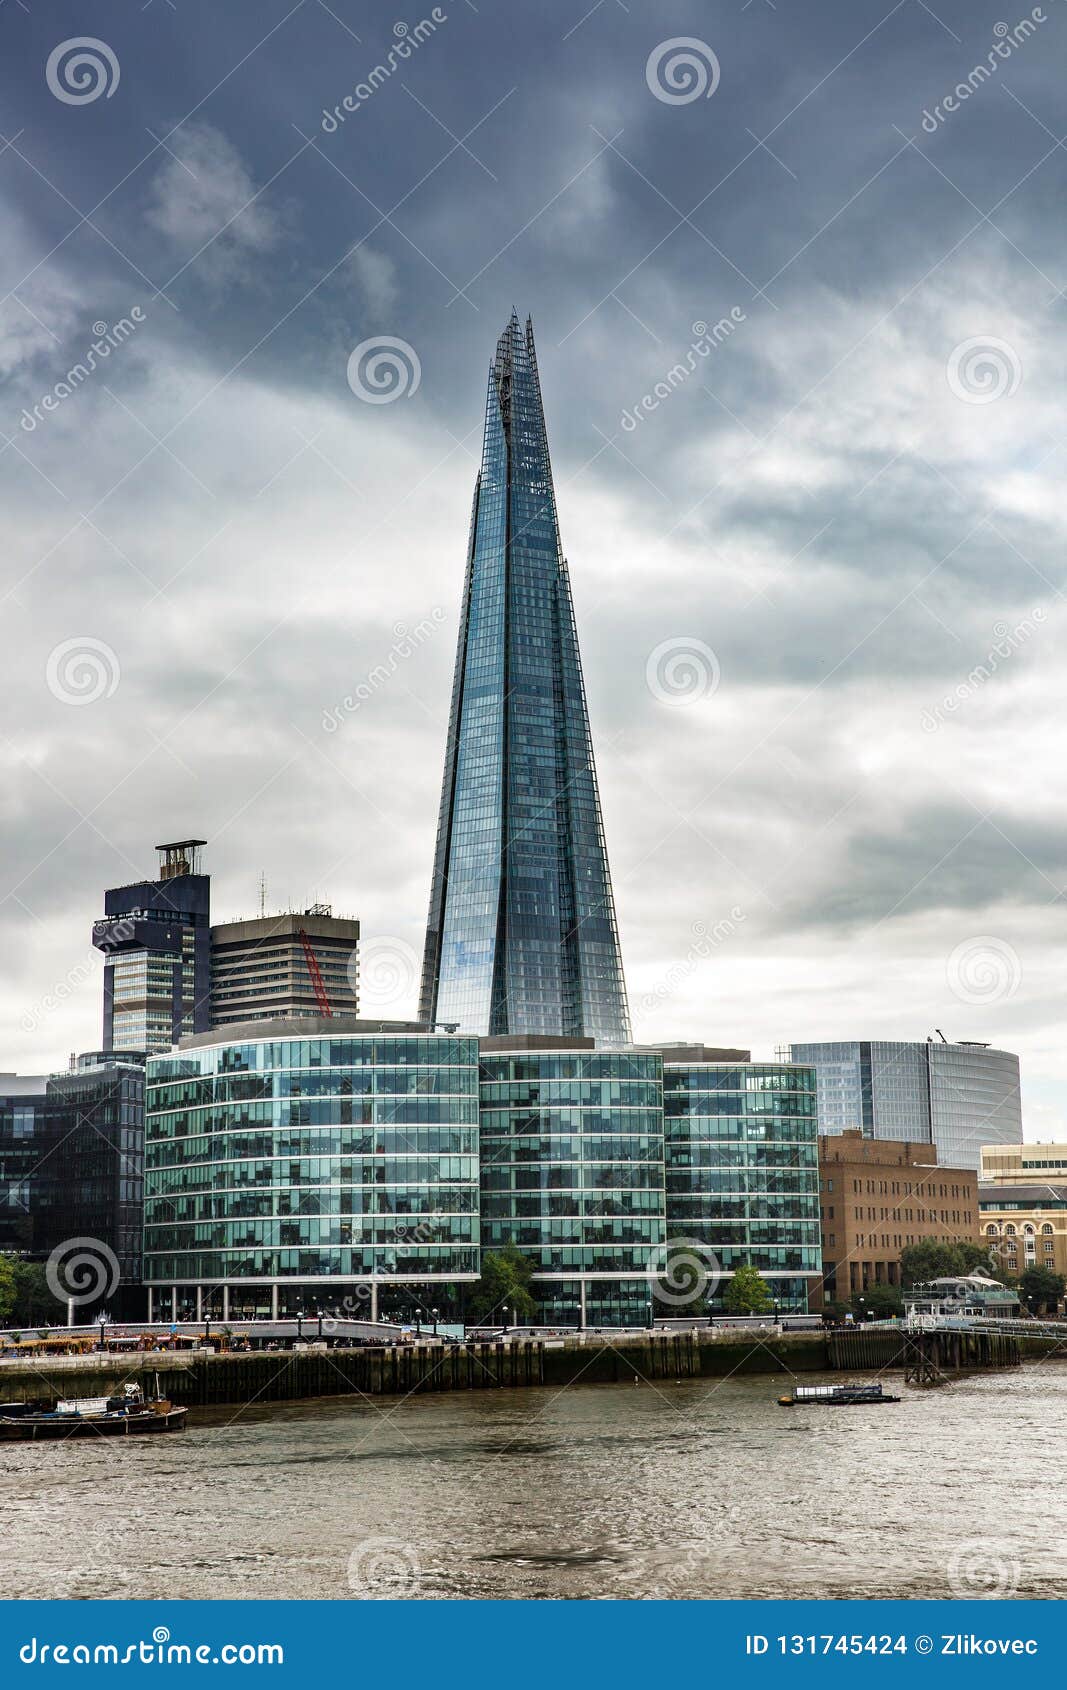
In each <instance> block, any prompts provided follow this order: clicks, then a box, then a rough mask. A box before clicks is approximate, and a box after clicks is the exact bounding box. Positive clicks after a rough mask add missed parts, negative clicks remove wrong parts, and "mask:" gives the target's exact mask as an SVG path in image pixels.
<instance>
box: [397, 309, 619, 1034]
mask: <svg viewBox="0 0 1067 1690" xmlns="http://www.w3.org/2000/svg"><path fill="white" fill-rule="evenodd" d="M419 1013H420V1016H421V1018H422V1019H424V1020H426V1021H431V1022H439V1023H440V1022H445V1023H448V1022H455V1023H456V1024H458V1026H459V1027H460V1028H461V1029H462V1030H463V1031H464V1032H471V1033H513V1034H519V1033H543V1034H554V1035H561V1034H562V1035H572V1036H573V1035H578V1036H582V1035H584V1036H587V1037H592V1038H595V1039H597V1040H598V1041H602V1042H604V1043H606V1044H611V1045H617V1044H626V1043H628V1042H629V1039H630V1021H629V1015H628V1012H627V1007H626V986H625V982H624V980H623V972H622V958H621V955H620V952H619V938H618V932H617V929H616V925H615V909H614V905H613V902H612V894H611V878H610V875H609V872H608V859H607V852H606V850H605V847H604V830H603V826H602V823H601V818H600V798H599V794H598V791H597V780H596V770H595V768H594V765H593V747H592V742H591V739H590V734H589V716H588V711H587V709H586V701H585V688H584V686H583V683H582V667H581V660H580V658H579V655H578V638H577V634H576V632H575V625H574V611H573V609H572V606H571V592H570V581H569V577H568V574H567V564H566V562H565V560H564V558H563V554H562V551H561V548H560V538H559V526H558V523H557V519H556V502H555V496H554V494H553V491H552V468H551V465H550V463H549V457H548V438H547V434H546V431H545V418H544V411H543V408H542V404H541V388H540V383H539V380H538V375H537V358H536V354H535V352H534V339H533V325H532V324H531V323H530V321H529V320H527V323H526V326H525V328H523V327H522V325H521V324H520V322H519V319H518V317H517V316H516V315H515V314H514V312H513V313H512V317H511V321H510V322H509V323H508V326H507V328H506V329H505V330H504V332H503V334H502V335H501V337H500V340H499V342H498V343H497V350H496V358H495V360H494V362H493V365H492V368H491V369H490V372H489V394H488V400H487V403H486V412H485V439H484V443H483V447H482V464H481V470H480V472H479V475H478V480H477V483H476V485H475V489H474V509H473V512H472V515H471V529H470V541H469V547H468V554H467V576H466V584H465V587H464V593H463V614H462V621H461V625H460V632H459V649H458V652H457V656H456V675H455V682H454V685H453V691H452V711H451V716H450V719H449V726H448V744H447V748H446V752H445V774H444V785H443V789H442V793H441V813H440V821H439V824H438V830H437V850H436V856H435V860H434V873H433V885H432V888H431V893H430V915H429V921H428V924H427V930H426V952H425V957H424V961H423V977H422V997H421V1002H420V1011H419Z"/></svg>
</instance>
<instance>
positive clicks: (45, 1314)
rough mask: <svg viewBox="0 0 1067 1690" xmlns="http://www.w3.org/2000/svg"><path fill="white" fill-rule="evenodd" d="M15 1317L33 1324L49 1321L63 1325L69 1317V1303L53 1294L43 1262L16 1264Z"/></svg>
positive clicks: (50, 1324) (27, 1323)
mask: <svg viewBox="0 0 1067 1690" xmlns="http://www.w3.org/2000/svg"><path fill="white" fill-rule="evenodd" d="M15 1282H16V1293H15V1318H16V1320H21V1321H24V1322H25V1323H26V1325H27V1326H33V1325H35V1324H37V1323H42V1324H44V1323H47V1324H48V1325H49V1326H57V1325H62V1324H63V1323H64V1322H65V1321H66V1318H67V1305H66V1304H65V1303H63V1302H60V1301H59V1299H58V1298H57V1297H54V1296H53V1295H52V1292H51V1289H50V1288H49V1284H48V1279H47V1276H46V1274H45V1268H44V1263H43V1262H22V1261H20V1262H17V1263H16V1264H15Z"/></svg>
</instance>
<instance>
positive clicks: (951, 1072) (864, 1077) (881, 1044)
mask: <svg viewBox="0 0 1067 1690" xmlns="http://www.w3.org/2000/svg"><path fill="white" fill-rule="evenodd" d="M790 1054H791V1056H792V1059H793V1061H794V1062H801V1063H809V1064H811V1065H812V1066H813V1067H814V1069H815V1072H816V1075H817V1078H818V1087H819V1131H820V1132H823V1133H840V1132H844V1131H846V1129H849V1128H859V1130H860V1131H861V1132H862V1133H863V1135H864V1137H865V1138H880V1139H897V1140H903V1141H907V1142H911V1143H915V1144H932V1145H934V1146H936V1149H937V1159H938V1161H939V1162H940V1163H942V1164H943V1165H944V1166H945V1167H952V1168H972V1169H975V1170H977V1169H978V1167H979V1165H980V1161H981V1149H982V1146H983V1145H984V1144H1021V1143H1022V1136H1023V1122H1022V1105H1021V1102H1020V1093H1019V1058H1018V1057H1017V1056H1016V1055H1014V1053H1013V1052H1011V1051H1008V1050H995V1049H993V1048H992V1047H991V1046H989V1045H986V1044H977V1043H971V1042H967V1041H960V1042H959V1043H955V1044H951V1043H946V1042H944V1041H941V1040H934V1039H926V1040H923V1041H921V1042H920V1041H918V1040H914V1041H905V1040H900V1041H894V1040H877V1039H874V1040H845V1041H839V1042H837V1043H819V1044H795V1045H792V1046H791V1047H790Z"/></svg>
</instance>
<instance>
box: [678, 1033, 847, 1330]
mask: <svg viewBox="0 0 1067 1690" xmlns="http://www.w3.org/2000/svg"><path fill="white" fill-rule="evenodd" d="M663 1101H664V1151H665V1162H666V1195H667V1223H668V1232H669V1236H670V1240H671V1248H672V1250H676V1251H677V1250H678V1249H679V1247H680V1246H681V1245H682V1244H683V1243H684V1244H686V1245H692V1246H693V1247H694V1254H699V1253H700V1252H701V1251H707V1252H709V1253H710V1255H709V1258H708V1263H707V1271H708V1274H709V1285H708V1300H709V1303H710V1306H711V1307H712V1308H713V1309H714V1308H716V1307H721V1305H722V1299H723V1296H724V1294H725V1291H726V1288H727V1286H728V1283H729V1277H730V1275H731V1274H732V1273H733V1272H734V1271H735V1270H736V1269H737V1268H738V1267H741V1266H743V1265H745V1266H749V1267H754V1268H756V1269H757V1270H758V1271H759V1273H760V1274H761V1275H762V1276H763V1277H764V1279H766V1281H767V1285H768V1290H769V1292H770V1294H771V1297H772V1298H773V1299H774V1301H775V1302H777V1303H778V1304H779V1305H780V1306H781V1307H782V1308H783V1309H791V1310H799V1311H804V1310H806V1309H807V1307H808V1294H809V1291H810V1290H812V1289H813V1288H814V1286H815V1285H816V1284H817V1282H818V1279H819V1274H820V1271H821V1250H820V1235H819V1168H818V1122H817V1117H816V1086H815V1075H814V1072H813V1071H812V1070H811V1069H810V1068H805V1067H794V1066H792V1065H786V1064H781V1063H775V1064H768V1063H759V1062H756V1063H744V1064H737V1063H718V1062H699V1061H693V1060H690V1059H688V1058H682V1059H680V1060H679V1061H670V1060H668V1061H667V1062H666V1063H665V1064H664V1069H663ZM719 1270H721V1273H720V1272H719Z"/></svg>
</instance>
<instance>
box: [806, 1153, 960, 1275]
mask: <svg viewBox="0 0 1067 1690" xmlns="http://www.w3.org/2000/svg"><path fill="white" fill-rule="evenodd" d="M936 1158H937V1152H936V1150H934V1148H933V1147H932V1146H931V1145H929V1144H913V1143H909V1142H906V1141H895V1142H894V1141H891V1140H879V1139H870V1138H864V1136H863V1134H862V1133H861V1132H859V1131H856V1130H853V1131H849V1132H843V1133H837V1134H835V1135H834V1136H833V1137H827V1136H824V1135H822V1134H820V1136H819V1209H820V1219H821V1223H822V1257H823V1292H824V1300H825V1301H826V1302H828V1303H829V1302H833V1301H835V1300H839V1301H841V1302H848V1301H849V1300H850V1299H851V1298H852V1297H855V1296H858V1295H859V1294H860V1293H862V1292H863V1291H864V1290H865V1289H866V1287H867V1286H868V1285H895V1286H899V1284H900V1252H901V1250H902V1249H903V1248H904V1246H905V1245H906V1244H918V1243H921V1242H922V1241H923V1240H924V1239H927V1238H937V1239H953V1240H955V1239H962V1240H966V1241H967V1242H968V1243H973V1242H975V1241H976V1240H977V1239H978V1237H979V1230H978V1225H979V1223H978V1176H977V1174H976V1173H975V1172H974V1170H973V1169H968V1168H950V1167H941V1166H939V1164H938V1163H937V1159H936ZM816 1306H817V1305H816Z"/></svg>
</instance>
